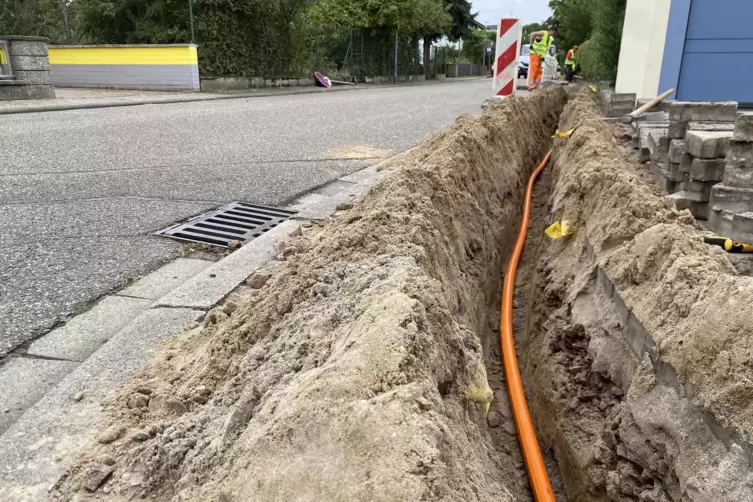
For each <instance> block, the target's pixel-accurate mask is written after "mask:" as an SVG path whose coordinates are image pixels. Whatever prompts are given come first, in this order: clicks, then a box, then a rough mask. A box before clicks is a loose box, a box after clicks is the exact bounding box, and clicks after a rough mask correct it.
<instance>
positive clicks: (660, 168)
mask: <svg viewBox="0 0 753 502" xmlns="http://www.w3.org/2000/svg"><path fill="white" fill-rule="evenodd" d="M648 167H649V170H650V171H651V172H652V173H653V174H654V177H656V182H657V183H658V184H659V186H660V187H661V189H662V190H663V191H664V192H666V193H674V192H676V191H677V190H679V188H680V184H679V182H677V181H673V180H671V179H670V173H669V168H668V167H667V165H666V164H662V163H660V162H656V161H653V160H652V161H651V162H649V166H648Z"/></svg>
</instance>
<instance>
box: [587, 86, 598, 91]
mask: <svg viewBox="0 0 753 502" xmlns="http://www.w3.org/2000/svg"><path fill="white" fill-rule="evenodd" d="M588 88H589V89H591V92H599V90H598V89H597V88H596V87H594V86H592V85H589V86H588Z"/></svg>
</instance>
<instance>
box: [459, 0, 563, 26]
mask: <svg viewBox="0 0 753 502" xmlns="http://www.w3.org/2000/svg"><path fill="white" fill-rule="evenodd" d="M471 3H472V4H473V9H472V10H473V12H478V16H477V17H476V19H477V20H479V21H481V22H482V23H484V24H497V23H498V22H499V20H500V19H502V18H503V17H508V16H509V15H510V11H511V10H512V11H513V12H514V14H515V17H519V18H521V19H522V20H523V24H528V23H540V22H542V21H543V20H544V19H546V18H548V17H549V15H550V14H551V12H550V11H549V5H548V4H549V0H471Z"/></svg>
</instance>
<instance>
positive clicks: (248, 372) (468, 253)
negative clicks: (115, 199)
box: [52, 89, 565, 502]
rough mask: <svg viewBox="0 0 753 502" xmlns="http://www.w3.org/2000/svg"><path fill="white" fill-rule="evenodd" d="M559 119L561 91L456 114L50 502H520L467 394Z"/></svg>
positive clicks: (131, 404) (117, 405)
mask: <svg viewBox="0 0 753 502" xmlns="http://www.w3.org/2000/svg"><path fill="white" fill-rule="evenodd" d="M564 102H565V96H564V93H563V92H562V91H561V90H560V89H554V90H551V91H542V92H538V93H536V94H535V95H534V96H533V97H530V98H529V99H510V100H506V101H505V102H504V103H502V104H498V105H494V106H492V107H490V108H489V109H488V110H487V111H486V112H485V113H484V115H483V116H481V117H480V118H476V117H470V116H464V117H461V118H459V119H458V121H457V122H456V123H455V125H454V126H453V127H452V128H451V129H449V130H448V131H446V132H443V133H440V134H438V135H436V136H434V137H433V138H431V139H430V140H429V141H428V142H426V143H425V144H423V145H422V146H421V147H419V148H417V149H416V150H414V151H413V152H411V153H409V154H408V155H406V156H404V157H402V158H400V159H398V160H396V161H393V162H391V163H390V164H389V165H388V166H387V169H389V171H390V172H389V174H388V175H386V176H385V177H384V178H383V179H381V180H380V181H379V182H378V183H377V184H376V185H375V186H374V187H373V188H372V189H371V190H370V192H369V193H368V194H367V195H366V196H365V198H364V200H363V201H362V202H361V203H360V204H357V205H356V206H355V207H353V208H351V209H350V210H347V211H343V212H342V213H340V214H339V216H337V217H336V218H334V219H333V220H330V221H328V222H324V223H322V224H320V225H314V226H313V227H311V228H304V229H302V232H301V235H298V236H294V237H291V239H290V240H289V242H288V243H287V245H286V248H285V250H284V253H282V256H284V257H285V258H284V259H283V260H282V261H281V262H280V263H279V264H278V265H277V266H276V267H274V269H273V270H272V272H271V276H270V277H269V278H268V280H266V283H265V279H266V277H263V276H261V275H257V276H256V277H252V278H251V281H253V282H254V283H255V285H256V286H259V285H261V284H263V283H265V284H264V286H263V287H261V289H259V290H256V291H255V292H254V293H252V294H250V295H249V296H246V297H242V298H236V299H233V301H229V302H227V303H226V304H225V306H224V307H223V309H222V310H219V309H218V310H216V311H213V312H211V313H209V314H208V315H207V318H206V320H205V321H204V322H203V323H202V325H201V326H197V327H195V328H194V329H192V330H190V331H187V332H186V333H185V334H184V335H183V336H182V337H181V339H180V340H176V341H174V342H172V343H171V344H170V345H168V346H167V347H166V348H165V349H164V350H163V351H162V353H161V355H160V356H159V357H158V358H157V360H156V361H154V362H153V363H152V364H151V366H150V367H149V368H148V369H147V370H146V371H145V372H144V373H143V374H142V375H141V376H140V377H139V378H137V379H136V381H134V382H132V383H130V384H129V385H128V387H127V388H125V389H123V390H122V391H120V392H119V394H118V396H117V398H115V399H114V400H113V401H112V402H111V403H110V404H109V405H108V410H109V413H110V416H111V417H112V423H111V424H108V426H107V428H106V429H105V428H103V431H102V435H101V436H100V441H99V443H98V444H96V445H93V446H92V447H91V449H90V451H89V452H88V453H87V455H86V456H85V458H84V459H82V460H81V462H79V463H78V464H77V467H76V468H75V469H73V470H72V471H71V472H70V473H69V474H68V476H67V477H66V478H65V479H64V480H63V481H62V482H61V483H59V486H57V487H56V488H55V490H54V493H53V495H52V496H53V498H56V499H60V500H70V499H73V498H78V499H81V500H88V499H90V498H91V499H100V500H126V499H131V498H150V497H151V498H155V499H158V500H183V501H189V500H190V501H202V502H205V501H210V502H211V501H233V500H249V501H250V500H253V501H257V502H261V501H271V500H298V501H340V500H341V501H356V500H363V501H390V502H398V501H411V502H413V501H417V500H464V501H467V500H478V501H492V500H494V501H495V502H498V501H503V500H514V497H513V494H512V493H513V492H516V490H517V491H519V490H520V488H519V487H520V485H521V483H520V479H519V478H521V476H520V472H519V470H520V469H519V468H520V467H521V465H520V461H519V458H515V459H513V458H512V457H511V455H512V453H511V452H510V451H507V452H506V451H503V450H499V449H497V448H495V446H494V444H493V441H492V439H491V437H490V434H489V432H488V429H487V423H486V417H485V416H484V411H483V406H482V405H481V404H478V403H475V402H472V401H469V400H468V398H467V392H468V389H469V388H470V387H471V386H474V385H475V386H477V387H479V388H480V389H481V390H482V391H483V392H489V393H490V392H491V391H490V390H489V388H488V385H487V384H486V378H485V375H484V374H483V373H484V372H483V366H481V361H482V360H483V354H482V352H483V351H482V334H483V333H486V331H487V330H488V325H489V323H490V322H491V321H490V320H489V318H488V316H489V315H490V312H493V308H492V305H493V303H494V302H495V301H496V293H497V291H498V289H499V286H500V272H501V269H502V266H503V264H504V263H503V261H504V260H505V259H506V258H507V255H508V251H509V248H510V246H511V244H512V241H513V238H514V235H515V232H516V230H517V229H516V225H517V222H518V218H519V211H520V202H521V197H522V192H523V187H524V183H525V181H526V179H527V177H528V174H529V173H530V172H531V170H532V169H533V167H535V165H536V164H537V163H538V161H539V160H540V159H541V158H542V157H543V155H544V154H545V152H546V149H547V148H548V145H549V144H550V141H551V140H550V136H551V134H552V132H553V131H554V129H555V125H556V123H557V120H558V117H559V114H560V112H561V110H562V107H563V105H564ZM296 233H298V232H296ZM513 432H514V431H513ZM513 453H514V454H515V455H517V456H518V457H519V453H518V452H513ZM510 466H516V467H515V469H512V468H511V467H510ZM511 469H512V470H513V471H515V472H514V473H513V472H512V471H511ZM516 469H517V470H516ZM511 474H514V475H515V477H516V480H515V482H514V483H513V482H512V481H510V476H511ZM523 484H524V483H523ZM525 497H530V495H527V494H525V493H524V494H523V495H519V496H516V497H515V498H516V499H518V500H525Z"/></svg>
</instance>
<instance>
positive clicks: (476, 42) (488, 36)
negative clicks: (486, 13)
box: [460, 30, 497, 64]
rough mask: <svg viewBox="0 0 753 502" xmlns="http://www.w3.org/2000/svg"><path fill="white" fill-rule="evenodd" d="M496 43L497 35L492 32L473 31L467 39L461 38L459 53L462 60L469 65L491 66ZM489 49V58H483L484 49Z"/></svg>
mask: <svg viewBox="0 0 753 502" xmlns="http://www.w3.org/2000/svg"><path fill="white" fill-rule="evenodd" d="M496 41H497V34H496V33H495V32H493V31H481V30H474V31H473V32H471V35H470V36H469V37H466V38H463V49H462V50H461V51H460V52H461V54H462V56H463V59H465V60H466V61H467V62H469V63H475V64H482V63H483V62H484V60H486V64H491V63H492V61H493V59H494V47H495V44H496ZM487 47H490V48H491V49H492V50H491V57H490V56H486V57H484V53H485V51H486V48H487Z"/></svg>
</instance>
